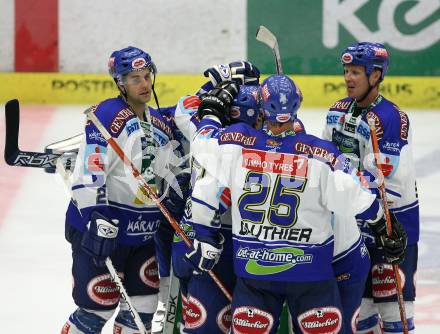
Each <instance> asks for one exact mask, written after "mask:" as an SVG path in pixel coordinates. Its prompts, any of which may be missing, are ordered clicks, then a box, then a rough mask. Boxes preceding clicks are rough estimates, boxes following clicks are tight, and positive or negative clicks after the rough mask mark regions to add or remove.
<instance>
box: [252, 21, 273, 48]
mask: <svg viewBox="0 0 440 334" xmlns="http://www.w3.org/2000/svg"><path fill="white" fill-rule="evenodd" d="M255 37H256V39H257V40H258V41H260V42H262V43H264V44H266V45H267V46H269V47H270V48H271V49H274V48H275V45H276V44H277V43H278V42H277V38H276V37H275V35H274V34H273V33H272V32H271V31H270V30H269V29H267V28H266V27H265V26H260V27H259V28H258V30H257V35H256V36H255Z"/></svg>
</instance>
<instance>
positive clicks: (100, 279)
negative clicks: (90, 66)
mask: <svg viewBox="0 0 440 334" xmlns="http://www.w3.org/2000/svg"><path fill="white" fill-rule="evenodd" d="M109 72H110V74H111V75H112V77H113V79H114V80H115V82H116V84H117V87H118V89H119V92H120V95H119V96H118V97H116V98H112V99H108V100H105V101H103V102H101V103H99V104H98V105H96V106H93V107H92V108H93V109H92V110H93V112H94V113H95V115H96V116H97V117H98V119H99V120H100V121H101V122H102V124H103V125H104V126H105V127H106V129H107V130H108V131H109V133H110V134H111V135H112V136H113V138H114V140H115V141H116V142H117V143H118V144H119V146H120V147H122V148H123V150H124V151H125V153H126V154H127V156H128V157H129V158H130V159H131V160H132V161H133V162H134V164H135V166H136V167H137V168H138V169H139V170H141V171H142V175H143V176H144V178H145V180H146V181H147V182H148V184H149V186H150V187H151V188H153V189H154V190H156V191H157V193H158V194H159V195H162V192H163V191H164V190H163V188H164V186H165V185H166V183H170V182H172V179H169V176H170V175H171V176H172V175H174V174H175V173H176V171H175V169H176V168H177V167H176V166H169V160H170V157H175V156H178V155H179V153H180V152H177V151H173V147H174V146H173V145H171V141H172V140H175V135H174V132H173V129H172V125H171V124H170V120H169V119H167V118H164V117H163V116H162V115H160V113H159V112H158V111H157V110H155V109H153V108H150V107H148V106H147V103H148V102H149V101H150V99H151V95H152V93H153V94H154V89H153V82H154V79H153V78H154V76H155V74H156V67H155V65H154V63H153V61H152V59H151V57H150V56H149V55H148V54H147V53H145V52H144V51H142V50H140V49H138V48H135V47H127V48H124V49H122V50H118V51H115V52H113V53H112V55H111V57H110V61H109ZM177 160H178V159H177ZM168 172H169V174H167V173H168ZM174 179H175V178H174ZM166 181H167V182H166ZM72 192H73V197H72V200H71V202H70V204H69V207H68V210H67V213H66V239H67V240H68V241H69V242H70V243H71V246H72V257H73V266H72V275H73V280H74V283H73V291H72V296H73V299H74V302H75V304H76V305H77V306H78V308H77V309H76V310H75V311H74V312H73V313H72V314H71V315H70V317H69V319H68V321H67V323H66V324H65V325H64V327H63V330H62V333H75V334H76V333H90V334H91V333H101V330H102V328H103V326H104V324H105V323H106V322H107V320H108V319H110V317H111V316H112V314H113V313H114V311H115V309H116V307H117V306H118V304H119V306H120V310H119V313H118V314H117V316H116V319H115V324H114V332H115V333H121V334H125V333H131V334H133V333H138V332H139V331H138V329H137V327H136V325H135V323H134V321H133V319H132V316H131V315H130V312H129V311H128V310H127V307H126V305H125V304H124V303H122V302H121V303H119V301H120V298H119V291H118V289H117V287H116V286H115V284H114V283H112V282H111V280H110V275H109V272H108V270H107V268H106V266H105V259H106V258H107V257H110V258H111V260H112V261H113V264H114V266H115V268H116V270H117V272H118V273H119V274H120V276H121V277H122V278H123V282H124V286H125V288H126V290H127V293H128V294H129V295H130V297H131V301H132V303H133V305H134V307H135V308H136V310H137V312H138V313H139V315H140V317H141V319H142V321H143V323H144V324H145V327H146V328H147V329H149V328H150V326H151V318H152V315H153V312H154V311H155V310H156V305H157V293H158V285H159V277H158V272H157V261H156V257H155V248H154V244H153V235H154V234H155V232H156V230H157V228H158V226H159V224H161V222H162V221H163V219H164V218H163V216H162V214H161V213H160V211H159V209H158V208H157V206H156V205H155V204H154V202H152V200H151V199H150V198H148V197H147V196H146V195H144V192H143V191H142V190H141V189H140V188H139V185H138V183H137V181H136V180H135V179H134V178H133V176H132V175H131V172H130V171H127V170H126V169H125V167H124V163H123V162H122V160H120V159H119V158H118V156H117V155H116V153H115V152H114V151H113V149H112V148H111V147H110V146H109V145H107V142H106V140H105V139H104V137H103V136H102V135H101V134H100V132H99V131H98V129H97V128H96V127H95V126H94V124H92V123H91V122H87V123H86V124H85V136H84V139H83V141H82V143H81V146H80V149H79V152H78V160H77V163H76V165H75V170H74V172H73V186H72ZM176 198H179V196H173V198H171V197H170V198H165V199H164V201H165V202H167V204H168V205H167V206H168V207H169V208H173V207H179V206H180V207H183V205H182V204H180V203H172V201H173V199H176Z"/></svg>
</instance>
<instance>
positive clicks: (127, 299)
mask: <svg viewBox="0 0 440 334" xmlns="http://www.w3.org/2000/svg"><path fill="white" fill-rule="evenodd" d="M105 265H106V266H107V269H108V271H109V272H110V276H111V277H112V280H113V282H115V284H116V286H117V287H118V288H119V293H120V294H121V297H122V299H123V300H124V301H125V303H126V304H127V306H128V310H129V311H130V313H131V316H132V317H133V320H134V323H135V324H136V326H137V327H138V329H139V331H140V332H141V334H149V333H150V332H149V331H147V329H146V328H145V326H144V323H143V322H142V320H141V317H140V316H139V313H137V311H136V309H135V308H134V307H133V304H132V303H131V299H130V297H129V296H128V294H127V291H126V290H125V288H124V285H123V284H122V281H121V279H120V278H119V276H118V273H117V272H116V269H115V267H114V266H113V263H112V260H111V259H110V258H109V257H107V258H106V259H105Z"/></svg>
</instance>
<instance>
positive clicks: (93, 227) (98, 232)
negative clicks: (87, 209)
mask: <svg viewBox="0 0 440 334" xmlns="http://www.w3.org/2000/svg"><path fill="white" fill-rule="evenodd" d="M118 223H119V221H118V220H117V219H111V220H110V219H108V218H107V217H105V216H103V215H102V214H100V213H99V212H97V211H93V212H92V213H91V215H90V225H89V229H88V230H87V231H86V232H85V233H84V235H83V238H82V240H81V246H82V249H83V251H84V252H85V253H87V254H88V255H90V256H91V257H92V258H93V262H95V264H96V266H98V267H105V259H106V258H107V257H108V256H110V255H111V254H112V253H113V252H114V250H115V249H116V245H117V240H116V239H117V236H118V229H119V228H118V227H117V225H118Z"/></svg>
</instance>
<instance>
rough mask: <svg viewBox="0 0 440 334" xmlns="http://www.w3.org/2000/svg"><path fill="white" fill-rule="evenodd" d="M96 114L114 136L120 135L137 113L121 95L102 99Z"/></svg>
mask: <svg viewBox="0 0 440 334" xmlns="http://www.w3.org/2000/svg"><path fill="white" fill-rule="evenodd" d="M95 115H96V117H98V119H99V120H100V121H101V123H102V124H103V125H104V127H105V128H106V129H107V131H109V133H110V134H111V135H112V136H113V137H118V136H119V134H120V133H121V132H122V130H123V129H124V127H125V126H126V124H127V123H128V122H130V120H132V119H135V118H136V115H135V114H134V112H133V111H132V110H131V109H130V107H129V105H128V104H127V103H126V102H125V101H124V100H123V99H122V98H120V97H117V98H112V99H108V100H104V101H102V102H101V103H100V104H99V105H98V106H96V110H95Z"/></svg>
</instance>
